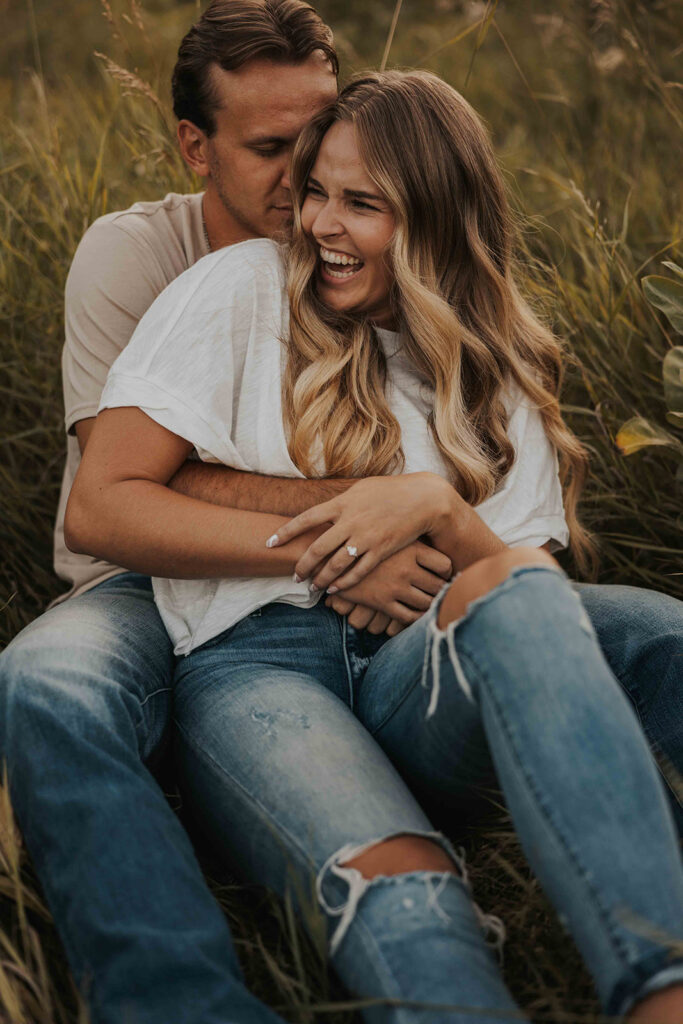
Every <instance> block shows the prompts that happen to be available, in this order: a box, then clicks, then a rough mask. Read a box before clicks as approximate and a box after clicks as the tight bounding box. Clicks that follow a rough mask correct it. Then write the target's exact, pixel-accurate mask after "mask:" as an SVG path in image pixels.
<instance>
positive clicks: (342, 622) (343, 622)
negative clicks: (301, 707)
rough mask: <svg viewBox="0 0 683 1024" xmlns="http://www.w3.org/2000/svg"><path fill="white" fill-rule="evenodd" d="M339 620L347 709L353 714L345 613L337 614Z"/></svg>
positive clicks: (351, 678) (352, 691)
mask: <svg viewBox="0 0 683 1024" xmlns="http://www.w3.org/2000/svg"><path fill="white" fill-rule="evenodd" d="M339 619H340V622H339V626H340V633H341V636H340V640H341V649H342V654H343V656H344V667H345V668H346V682H347V685H348V688H349V709H350V710H351V711H352V712H353V713H354V714H355V711H354V703H355V702H354V686H353V673H352V672H351V663H350V661H349V652H348V651H347V649H346V638H347V636H348V619H347V618H346V616H345V615H340V616H339Z"/></svg>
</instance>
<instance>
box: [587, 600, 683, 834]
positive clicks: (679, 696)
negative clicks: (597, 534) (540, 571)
mask: <svg viewBox="0 0 683 1024" xmlns="http://www.w3.org/2000/svg"><path fill="white" fill-rule="evenodd" d="M573 587H574V589H575V590H576V592H577V593H578V595H579V597H580V598H581V602H582V604H583V606H584V608H585V609H586V611H587V612H588V616H589V618H590V620H591V623H592V625H593V628H594V630H595V632H596V635H597V638H598V641H599V643H600V647H601V648H602V651H603V654H604V655H605V658H606V660H607V662H608V664H609V666H610V668H611V669H612V672H613V673H614V675H615V676H616V677H617V679H618V680H619V682H620V683H621V685H622V687H623V689H624V690H625V691H626V693H627V695H628V697H629V699H630V700H631V703H632V704H633V706H634V708H635V710H636V713H637V714H638V717H639V719H640V723H641V725H642V727H643V731H644V733H645V735H646V736H647V738H648V741H649V743H650V746H651V747H652V749H653V751H654V753H655V755H656V757H657V760H658V763H659V767H660V771H661V772H662V775H663V777H664V781H665V782H666V785H667V793H668V796H669V802H670V804H671V808H672V812H673V816H674V820H675V822H676V825H677V828H678V833H679V835H681V836H683V804H682V801H683V603H682V602H681V601H677V600H676V599H675V598H674V597H668V596H667V595H666V594H660V593H657V591H654V590H643V589H641V588H640V587H622V586H616V585H611V586H603V585H598V584H591V583H574V584H573Z"/></svg>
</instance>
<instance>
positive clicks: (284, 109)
mask: <svg viewBox="0 0 683 1024" xmlns="http://www.w3.org/2000/svg"><path fill="white" fill-rule="evenodd" d="M212 75H213V83H214V88H215V91H216V96H217V97H218V99H219V104H220V105H219V109H218V110H216V112H215V115H214V118H215V125H216V130H215V132H214V134H213V135H212V136H211V137H210V138H209V139H208V140H207V150H206V152H207V157H208V161H207V162H208V166H209V176H208V180H207V199H209V198H210V199H211V200H213V203H212V206H213V209H214V211H215V210H216V207H217V205H218V204H216V203H215V198H218V199H219V200H220V207H221V209H220V211H219V212H220V219H221V222H222V223H221V233H222V234H227V235H231V236H233V240H234V241H240V240H242V239H245V238H254V237H262V236H266V237H269V238H273V237H275V238H278V237H282V236H283V235H286V234H287V233H288V230H289V227H290V225H291V219H292V204H291V196H290V191H289V165H290V160H291V156H292V150H293V147H294V143H295V142H296V140H297V138H298V136H299V133H300V132H301V130H302V128H303V127H304V126H305V125H306V124H307V123H308V121H309V120H310V119H311V118H312V117H313V115H314V114H317V113H318V111H319V110H322V108H323V107H326V106H327V105H328V104H329V103H332V102H333V101H334V100H335V99H336V96H337V80H336V77H335V75H334V73H333V71H332V69H331V68H330V65H329V64H328V63H327V61H325V60H324V59H323V56H322V54H320V53H314V54H312V55H311V56H310V57H309V58H308V59H307V60H305V61H303V62H302V63H301V64H278V63H276V62H274V61H270V60H254V61H251V62H249V63H248V64H245V65H244V66H243V67H241V68H238V69H237V70H236V71H223V70H222V69H221V68H219V67H217V66H214V67H213V69H212ZM209 193H213V194H214V195H213V196H209Z"/></svg>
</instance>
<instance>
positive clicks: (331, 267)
mask: <svg viewBox="0 0 683 1024" xmlns="http://www.w3.org/2000/svg"><path fill="white" fill-rule="evenodd" d="M301 222H302V227H303V230H304V232H305V233H306V234H307V235H308V236H309V238H310V239H311V240H312V241H313V242H314V244H315V246H316V248H317V250H318V262H317V268H316V269H317V273H316V285H317V290H318V295H319V297H320V299H321V300H322V301H323V302H324V303H325V305H327V306H330V307H331V308H332V309H336V310H339V311H340V312H342V311H343V312H353V313H365V314H367V315H368V316H369V317H370V318H371V319H372V321H373V322H374V323H375V324H377V326H380V327H392V326H393V320H394V314H393V310H392V306H391V298H390V296H391V290H392V286H393V283H394V277H393V273H392V272H391V269H390V263H389V259H388V254H389V246H390V244H391V239H392V237H393V234H394V215H393V211H392V209H391V207H390V206H389V203H388V202H387V200H386V198H385V197H384V196H383V195H382V194H381V193H380V191H379V189H378V187H377V185H376V184H375V183H374V181H373V180H372V178H371V177H370V175H369V174H368V172H367V171H366V169H365V167H364V165H363V162H362V160H361V156H360V152H359V149H358V142H357V139H356V133H355V130H354V128H353V126H352V125H351V124H349V123H345V122H337V123H336V124H334V125H333V126H332V127H331V128H330V129H329V131H328V132H327V133H326V135H325V137H324V139H323V141H322V144H321V146H320V149H319V151H318V156H317V159H316V161H315V164H314V166H313V169H312V171H311V173H310V175H309V178H308V185H307V188H306V197H305V199H304V202H303V206H302V209H301Z"/></svg>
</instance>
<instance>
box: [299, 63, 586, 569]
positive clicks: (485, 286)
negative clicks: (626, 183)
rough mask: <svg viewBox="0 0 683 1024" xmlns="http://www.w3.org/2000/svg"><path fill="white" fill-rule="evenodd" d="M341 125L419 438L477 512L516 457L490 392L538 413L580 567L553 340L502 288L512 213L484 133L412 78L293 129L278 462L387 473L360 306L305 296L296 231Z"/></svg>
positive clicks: (508, 284) (379, 401)
mask: <svg viewBox="0 0 683 1024" xmlns="http://www.w3.org/2000/svg"><path fill="white" fill-rule="evenodd" d="M338 121H344V122H348V123H350V124H351V125H353V127H354V130H355V136H356V140H357V144H358V148H359V152H360V155H361V159H362V161H363V164H364V166H365V169H366V171H367V173H368V175H369V176H370V178H371V179H372V180H373V182H374V184H375V185H376V187H377V188H378V189H379V191H380V192H381V193H382V195H383V196H384V197H385V198H386V200H387V202H388V203H389V205H390V207H391V209H392V212H393V215H394V218H395V225H396V226H395V231H394V234H393V237H392V240H391V243H390V245H389V248H388V251H387V256H386V258H387V260H388V261H389V265H390V267H391V269H392V272H393V276H394V286H393V289H392V293H391V304H392V308H393V310H394V312H395V316H396V320H397V322H398V323H399V324H400V325H401V331H402V334H403V336H404V351H405V353H406V354H407V355H408V357H409V358H410V359H411V361H412V362H413V364H414V366H415V368H416V369H417V370H418V371H419V373H420V374H422V375H423V376H424V377H425V378H426V379H427V381H428V382H429V383H430V384H431V385H432V386H433V388H434V409H433V412H432V413H431V414H430V417H429V427H430V430H431V433H432V436H433V439H434V441H435V443H436V445H437V447H438V449H439V451H440V452H441V455H442V456H443V458H444V460H445V462H446V464H447V466H448V467H449V469H450V472H451V480H452V483H453V485H454V486H455V487H456V489H457V490H458V492H459V493H460V494H461V495H462V497H463V498H464V499H465V500H466V501H467V502H469V503H470V504H471V505H478V504H479V503H480V502H482V501H483V500H484V499H485V498H488V497H489V496H490V495H492V494H493V493H494V491H495V490H496V489H497V488H498V487H499V486H500V484H501V482H502V481H503V479H504V478H505V476H506V474H507V473H508V472H509V471H510V469H511V467H512V464H513V461H514V457H515V453H514V448H513V445H512V443H511V442H510V440H509V438H508V436H507V432H506V431H507V425H508V424H507V419H508V417H507V414H506V409H505V405H504V402H503V394H504V390H505V388H506V387H509V385H510V384H511V382H514V383H515V384H517V385H518V386H519V388H520V389H521V390H522V392H523V393H524V395H525V396H526V397H527V399H528V400H529V401H530V402H531V403H532V404H533V405H534V406H535V407H537V408H538V410H539V412H540V414H541V417H542V420H543V426H544V428H545V431H546V434H547V436H548V438H549V439H550V441H551V443H552V444H553V445H554V447H555V448H556V450H557V453H558V457H559V464H560V477H561V480H562V485H563V490H564V496H565V513H566V516H567V522H568V525H569V530H570V538H571V539H570V548H571V550H572V553H573V555H574V557H575V559H576V561H577V564H578V565H579V567H580V568H581V569H585V568H586V567H587V565H588V564H589V562H591V561H592V560H593V546H592V542H591V540H590V538H589V537H588V535H587V534H586V532H585V531H584V529H583V527H582V526H581V525H580V523H579V521H578V518H577V502H578V496H579V492H580V490H581V487H582V484H583V481H584V478H585V475H586V469H587V456H586V452H585V449H584V448H583V446H582V445H581V443H580V442H579V441H578V439H577V438H576V437H575V436H574V434H573V433H572V432H571V431H570V430H569V428H568V427H567V425H566V424H565V422H564V421H563V419H562V415H561V412H560V406H559V401H558V395H559V390H560V383H561V375H562V361H561V352H560V346H559V344H558V341H557V340H556V338H555V337H554V336H553V335H552V333H551V332H550V331H549V330H548V328H547V327H545V326H544V325H543V324H542V323H541V322H540V321H539V319H538V318H537V317H536V316H535V315H534V313H533V312H532V310H531V309H530V307H529V306H528V305H527V303H526V302H525V300H524V299H523V297H522V296H521V294H520V292H519V290H518V288H517V285H516V284H515V281H514V278H513V259H512V244H513V232H512V218H511V214H510V211H509V206H508V201H507V197H506V192H505V186H504V183H503V178H502V175H501V172H500V170H499V168H498V166H497V164H496V161H495V158H494V155H493V151H492V148H491V144H490V142H489V139H488V135H487V132H486V130H485V128H484V126H483V124H482V122H481V121H480V120H479V118H478V116H477V115H476V113H475V112H474V110H473V109H472V108H471V107H470V105H469V104H468V103H467V102H466V101H465V100H464V99H463V98H462V96H460V95H459V93H457V92H456V91H455V90H454V89H453V88H451V87H450V86H449V85H447V84H446V83H445V82H443V81H442V80H441V79H440V78H437V77H436V76H435V75H432V74H429V73H428V72H424V71H407V72H401V71H389V72H385V73H372V74H365V75H362V76H359V77H357V78H355V79H354V80H352V81H351V82H350V83H349V84H348V85H347V86H346V87H345V88H344V89H343V91H342V92H341V93H340V95H339V97H338V99H337V101H336V102H335V103H334V104H333V105H332V106H331V107H329V108H327V109H325V110H324V111H322V112H321V113H320V114H318V115H317V116H316V117H315V118H314V119H313V120H312V121H311V123H310V124H309V125H308V126H307V127H306V128H305V129H304V131H303V133H302V135H301V136H300V138H299V141H298V143H297V146H296V150H295V153H294V158H293V166H292V175H291V181H292V194H293V199H294V219H295V224H294V240H293V243H292V246H291V249H290V252H289V256H288V292H289V302H290V310H291V317H290V332H289V338H288V340H287V361H286V369H285V373H284V379H283V414H284V423H285V429H286V432H287V437H288V446H289V452H290V455H291V457H292V460H293V462H294V463H295V464H296V465H297V466H298V468H299V469H300V470H301V471H302V472H303V473H304V474H305V475H306V476H319V475H320V473H319V472H316V466H315V463H316V462H317V461H318V459H321V460H322V463H323V465H324V467H325V471H324V475H326V476H358V477H361V476H371V475H381V474H386V473H392V472H400V471H401V469H402V467H403V465H404V457H403V452H402V449H401V431H400V427H399V424H398V422H397V421H396V418H395V417H394V416H393V414H392V412H391V409H390V408H389V405H388V402H387V399H386V396H385V392H384V385H385V379H386V361H385V357H384V354H383V351H382V347H381V345H380V343H379V341H378V339H377V337H376V334H375V331H374V329H373V326H372V324H371V323H370V322H369V320H368V319H367V317H366V316H364V315H363V313H362V312H357V313H356V312H353V311H351V312H341V313H340V312H339V311H335V310H333V309H330V308H329V307H327V306H325V305H324V304H323V303H322V302H321V301H320V299H319V298H318V295H317V292H316V285H315V267H316V263H317V260H318V258H319V247H318V246H317V245H316V244H315V242H314V240H313V239H312V238H310V237H307V236H306V235H305V234H304V232H303V230H302V227H301V207H302V205H303V201H304V198H305V194H306V186H307V182H308V177H309V174H310V172H311V170H312V168H313V164H314V163H315V160H316V157H317V154H318V150H319V149H320V145H321V142H322V140H323V137H324V135H325V133H326V132H327V130H328V129H329V128H330V127H331V126H332V125H333V124H334V123H336V122H338Z"/></svg>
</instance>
